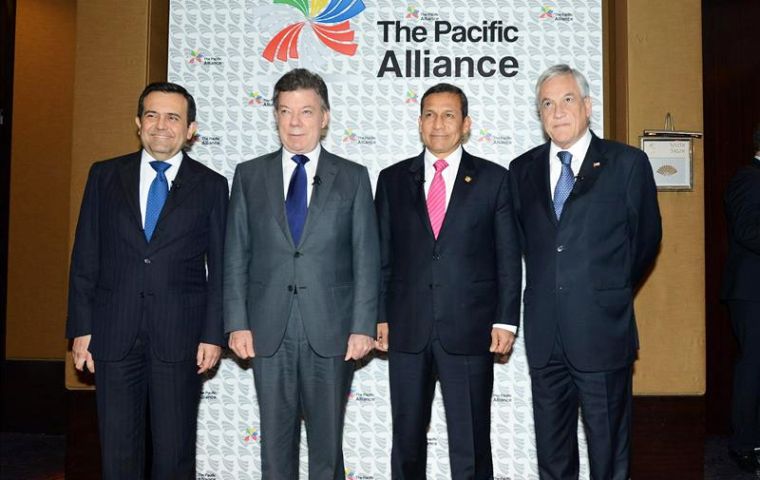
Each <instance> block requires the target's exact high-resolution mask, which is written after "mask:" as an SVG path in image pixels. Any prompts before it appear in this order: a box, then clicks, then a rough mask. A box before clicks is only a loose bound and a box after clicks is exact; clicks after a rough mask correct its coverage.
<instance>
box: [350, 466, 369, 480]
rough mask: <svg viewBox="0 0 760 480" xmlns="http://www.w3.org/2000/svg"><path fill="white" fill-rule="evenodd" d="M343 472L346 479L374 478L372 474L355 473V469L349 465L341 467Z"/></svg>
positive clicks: (365, 479)
mask: <svg viewBox="0 0 760 480" xmlns="http://www.w3.org/2000/svg"><path fill="white" fill-rule="evenodd" d="M343 473H345V475H346V480H374V478H375V477H373V476H372V475H361V474H359V473H356V470H354V469H353V468H350V467H346V468H345V469H343Z"/></svg>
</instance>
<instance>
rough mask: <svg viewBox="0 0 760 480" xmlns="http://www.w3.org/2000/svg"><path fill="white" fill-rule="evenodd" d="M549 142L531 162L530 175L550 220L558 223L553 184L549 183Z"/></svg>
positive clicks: (537, 152)
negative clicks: (553, 197) (552, 192)
mask: <svg viewBox="0 0 760 480" xmlns="http://www.w3.org/2000/svg"><path fill="white" fill-rule="evenodd" d="M549 147H550V144H549V142H547V143H545V144H544V145H543V146H542V147H541V148H540V149H538V150H537V151H536V153H535V155H534V157H533V161H532V162H531V163H530V171H529V175H530V178H531V181H532V182H533V187H534V188H535V191H536V195H538V201H539V203H541V205H543V207H544V211H545V212H546V215H547V216H548V217H549V220H550V221H551V222H552V223H553V224H554V225H556V224H557V215H556V214H555V213H554V203H553V202H552V195H551V191H552V190H551V186H550V185H549V162H550V161H551V159H550V158H549V151H550V148H549Z"/></svg>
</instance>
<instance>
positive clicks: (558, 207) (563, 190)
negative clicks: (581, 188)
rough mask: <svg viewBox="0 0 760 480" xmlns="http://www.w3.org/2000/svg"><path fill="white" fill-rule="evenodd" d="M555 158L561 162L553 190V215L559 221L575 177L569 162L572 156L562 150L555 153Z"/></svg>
mask: <svg viewBox="0 0 760 480" xmlns="http://www.w3.org/2000/svg"><path fill="white" fill-rule="evenodd" d="M557 156H558V157H559V161H560V162H562V173H560V175H559V180H558V181H557V186H556V187H555V188H554V213H555V214H556V215H557V220H559V217H561V216H562V209H563V208H564V206H565V201H566V200H567V197H569V196H570V192H571V191H572V190H573V184H575V175H573V167H571V166H570V162H572V161H573V155H572V154H571V153H570V152H567V151H564V150H563V151H561V152H557Z"/></svg>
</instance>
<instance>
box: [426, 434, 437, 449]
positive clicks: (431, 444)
mask: <svg viewBox="0 0 760 480" xmlns="http://www.w3.org/2000/svg"><path fill="white" fill-rule="evenodd" d="M427 444H428V447H435V446H436V445H438V437H434V436H432V435H428V437H427Z"/></svg>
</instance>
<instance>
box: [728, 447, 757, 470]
mask: <svg viewBox="0 0 760 480" xmlns="http://www.w3.org/2000/svg"><path fill="white" fill-rule="evenodd" d="M729 456H730V457H731V460H733V461H734V463H736V465H738V466H739V468H741V469H742V470H744V471H745V472H747V473H752V474H755V475H760V452H758V451H757V450H750V451H749V452H735V451H733V450H729Z"/></svg>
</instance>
